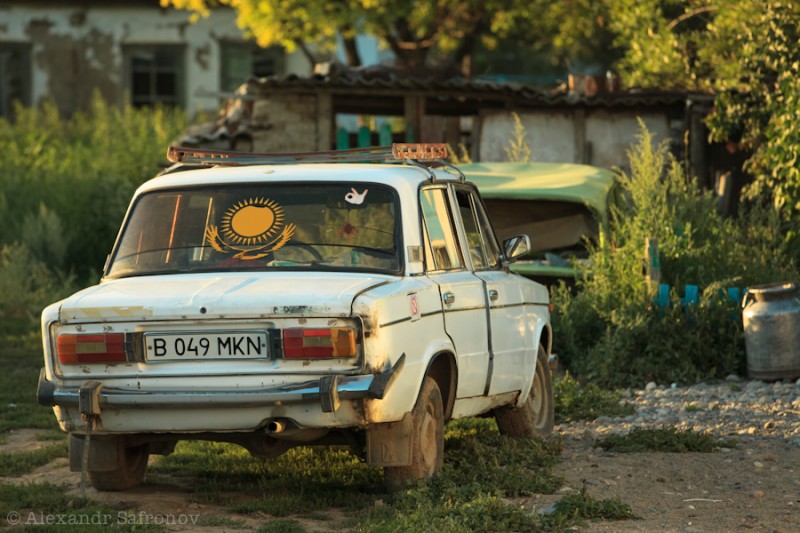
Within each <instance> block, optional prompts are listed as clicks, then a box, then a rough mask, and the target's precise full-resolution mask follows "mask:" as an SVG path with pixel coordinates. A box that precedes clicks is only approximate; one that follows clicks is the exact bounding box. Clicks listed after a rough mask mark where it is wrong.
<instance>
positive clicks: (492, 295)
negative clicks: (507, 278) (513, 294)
mask: <svg viewBox="0 0 800 533" xmlns="http://www.w3.org/2000/svg"><path fill="white" fill-rule="evenodd" d="M499 297H500V295H499V294H497V291H496V290H494V289H489V299H490V300H491V301H493V302H494V301H495V300H497V299H498V298H499Z"/></svg>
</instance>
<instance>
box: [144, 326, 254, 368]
mask: <svg viewBox="0 0 800 533" xmlns="http://www.w3.org/2000/svg"><path fill="white" fill-rule="evenodd" d="M144 354H145V359H146V360H147V361H150V362H154V361H177V360H197V359H263V358H266V357H267V356H268V355H269V354H268V351H267V332H266V331H247V332H243V331H221V332H213V333H145V334H144Z"/></svg>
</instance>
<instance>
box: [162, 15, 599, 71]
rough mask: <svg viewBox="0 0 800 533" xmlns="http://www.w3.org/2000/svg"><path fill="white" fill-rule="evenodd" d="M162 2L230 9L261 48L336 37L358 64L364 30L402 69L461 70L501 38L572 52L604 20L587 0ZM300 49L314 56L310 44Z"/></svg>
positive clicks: (324, 43)
mask: <svg viewBox="0 0 800 533" xmlns="http://www.w3.org/2000/svg"><path fill="white" fill-rule="evenodd" d="M161 5H162V6H165V7H167V6H173V7H176V8H179V9H186V10H189V11H192V12H193V13H194V16H196V17H197V16H207V15H208V14H209V12H210V9H211V8H213V7H217V6H228V7H231V8H233V9H235V10H236V12H237V17H238V18H237V23H238V24H239V26H240V27H241V28H242V29H243V30H244V31H245V32H246V33H247V34H249V35H251V36H252V37H254V38H255V39H256V40H257V42H258V44H259V45H260V46H270V45H282V46H284V47H286V48H287V50H290V51H292V50H295V49H296V48H298V47H301V49H302V48H304V47H305V44H304V43H314V45H315V46H316V47H317V49H318V50H319V51H321V52H330V51H331V50H332V49H333V48H334V45H335V43H336V38H337V36H341V38H342V39H343V40H344V44H345V50H346V52H347V58H348V63H349V64H350V65H358V64H360V59H359V56H358V51H357V49H356V47H355V44H354V38H355V36H356V35H357V34H368V35H373V36H375V37H377V38H378V39H379V40H380V41H381V43H382V44H383V45H384V46H386V47H388V48H389V49H391V50H392V52H393V53H394V54H395V56H396V58H397V65H398V66H399V67H401V68H406V69H419V68H422V67H425V66H436V67H438V68H440V69H441V68H447V67H451V68H452V70H453V71H456V70H460V71H461V72H462V73H464V74H469V71H470V64H471V58H472V55H473V54H474V52H475V50H476V49H477V48H478V47H479V46H482V47H485V48H488V49H494V48H495V47H496V46H497V45H498V43H499V42H501V41H502V40H503V39H506V38H513V39H514V40H515V41H517V42H522V41H524V42H525V43H527V44H533V45H536V44H537V43H538V44H539V45H540V47H541V46H543V45H544V44H549V43H551V42H553V41H555V44H556V48H558V49H559V50H565V51H566V50H569V51H570V53H578V52H577V51H578V50H585V49H586V48H585V47H584V46H582V44H583V43H585V42H586V41H587V40H588V39H591V38H592V36H593V35H594V32H595V29H596V28H597V24H598V22H597V21H598V20H600V21H601V22H600V26H602V21H603V20H604V19H602V16H601V17H600V18H599V19H598V15H597V14H595V13H594V11H592V10H589V11H586V10H585V8H587V6H592V5H593V3H592V2H591V1H590V0H573V1H570V2H562V3H559V2H555V3H553V2H546V1H544V0H435V1H432V2H420V1H411V2H409V1H408V0H331V1H328V2H318V1H316V0H161ZM599 5H600V6H601V7H602V4H599ZM571 8H575V9H571ZM565 19H566V20H565ZM562 22H563V24H562ZM567 28H569V30H568V29H567ZM304 51H305V52H306V54H307V55H308V56H309V58H310V59H312V60H314V61H315V60H316V58H315V57H314V56H313V53H312V52H311V51H310V49H309V48H307V47H305V50H304Z"/></svg>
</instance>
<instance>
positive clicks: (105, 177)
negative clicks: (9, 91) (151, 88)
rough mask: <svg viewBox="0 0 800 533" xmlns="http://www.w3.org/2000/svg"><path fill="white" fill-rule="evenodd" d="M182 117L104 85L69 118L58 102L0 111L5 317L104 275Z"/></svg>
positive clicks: (0, 268) (0, 305)
mask: <svg viewBox="0 0 800 533" xmlns="http://www.w3.org/2000/svg"><path fill="white" fill-rule="evenodd" d="M185 125H186V118H185V115H184V113H183V111H180V110H173V109H165V108H152V109H135V108H133V107H131V106H127V105H126V106H124V107H121V108H119V107H115V106H111V105H109V104H106V103H105V102H104V101H103V100H102V98H100V97H99V96H98V95H96V96H95V97H94V99H93V101H92V105H91V108H90V109H89V110H88V111H87V112H79V113H76V114H75V115H73V116H72V117H71V118H69V119H65V118H62V117H60V116H59V114H58V111H57V109H56V106H55V104H54V103H52V102H46V103H44V104H43V105H42V106H40V107H32V108H24V107H18V108H17V109H16V111H15V119H14V121H13V122H8V121H6V120H3V119H0V169H2V171H1V172H0V279H2V280H4V281H3V282H2V283H3V286H2V290H0V318H2V319H4V320H5V319H9V318H10V319H19V318H20V317H21V316H22V317H24V316H25V315H26V313H28V314H29V313H30V310H31V308H39V309H40V308H41V306H42V305H44V304H45V303H48V302H49V301H52V300H55V299H57V298H58V297H59V296H62V295H63V294H66V293H68V292H70V291H71V290H73V289H74V288H75V286H76V285H81V284H87V283H89V282H93V281H95V280H96V279H97V276H98V274H99V272H100V271H101V269H102V266H103V263H104V260H105V256H106V254H107V253H108V252H109V251H110V249H111V246H112V244H113V242H114V239H115V237H116V233H117V230H118V228H119V224H120V221H121V219H122V216H123V215H124V213H125V209H126V207H127V205H128V202H129V200H130V197H131V195H132V193H133V191H134V190H135V189H136V187H137V186H138V185H140V184H141V183H142V182H144V181H145V180H146V179H148V178H149V177H152V176H153V175H154V174H155V173H157V172H158V171H159V170H160V168H162V166H163V164H164V163H166V160H165V156H164V154H165V153H166V147H167V146H168V144H169V143H170V141H171V140H172V139H173V138H175V137H176V136H177V134H178V133H179V132H180V131H181V130H183V129H184V128H185ZM23 310H24V312H23ZM21 313H22V314H21Z"/></svg>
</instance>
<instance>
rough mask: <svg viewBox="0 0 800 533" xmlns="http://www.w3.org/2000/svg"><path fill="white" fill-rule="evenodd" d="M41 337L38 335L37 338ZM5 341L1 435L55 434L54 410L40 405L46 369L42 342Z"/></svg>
mask: <svg viewBox="0 0 800 533" xmlns="http://www.w3.org/2000/svg"><path fill="white" fill-rule="evenodd" d="M37 337H38V335H37ZM34 340H36V341H38V346H37V345H36V344H34V342H33V341H31V340H28V339H15V338H13V337H10V336H5V337H3V342H2V343H0V432H5V431H8V430H11V429H20V428H39V429H48V430H55V429H56V428H57V426H56V420H55V417H54V416H53V411H52V409H49V408H47V407H42V406H41V405H39V403H38V402H37V401H36V385H37V383H38V381H39V370H40V369H41V368H42V353H41V340H39V339H35V338H34Z"/></svg>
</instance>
